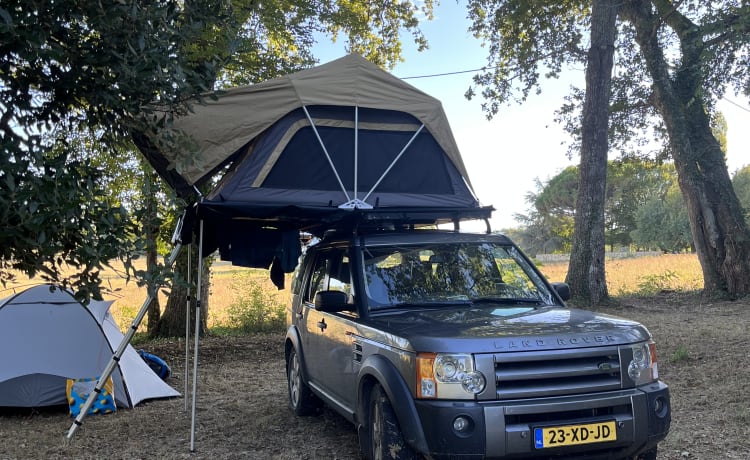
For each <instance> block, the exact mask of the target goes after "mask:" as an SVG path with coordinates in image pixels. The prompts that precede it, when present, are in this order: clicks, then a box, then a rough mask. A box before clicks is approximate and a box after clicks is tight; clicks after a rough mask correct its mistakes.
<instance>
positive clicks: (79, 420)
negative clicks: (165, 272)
mask: <svg viewBox="0 0 750 460" xmlns="http://www.w3.org/2000/svg"><path fill="white" fill-rule="evenodd" d="M179 225H181V224H179ZM181 248H182V244H181V243H177V244H176V245H175V247H174V249H172V253H171V254H170V256H169V259H167V266H168V267H171V266H172V264H173V263H174V261H175V260H176V259H177V254H179V253H180V249H181ZM159 287H160V286H156V287H155V288H153V289H149V294H148V297H146V300H145V302H143V305H142V306H141V309H140V311H139V312H138V314H137V315H136V316H135V318H134V319H133V323H132V324H131V325H130V329H128V332H127V333H126V334H125V335H124V336H123V338H122V341H121V342H120V345H119V346H118V347H117V351H116V352H115V354H114V355H113V356H112V359H110V360H109V363H108V364H107V367H105V368H104V371H103V372H102V375H101V376H99V380H98V381H97V382H96V387H95V388H94V391H92V392H91V393H90V394H89V396H88V398H86V402H85V403H84V405H83V407H82V408H81V412H80V413H79V414H78V416H77V417H76V419H75V421H74V422H73V424H72V425H71V426H70V429H69V430H68V434H67V435H66V442H69V441H70V440H71V439H72V438H73V435H74V434H75V432H76V430H77V429H78V427H79V426H81V425H83V419H84V418H85V417H86V414H87V413H88V411H89V409H91V406H93V405H94V401H95V400H96V398H98V397H99V394H100V393H101V391H102V388H104V384H105V383H106V382H107V379H108V378H109V377H110V376H111V375H112V372H113V371H114V370H115V366H117V364H118V362H119V361H120V358H121V357H122V354H123V353H124V352H125V349H126V348H127V346H128V345H129V344H130V340H131V339H132V338H133V336H134V335H135V331H137V330H138V326H140V324H141V321H143V317H144V316H146V312H148V306H149V305H150V304H151V301H152V300H153V299H154V298H155V297H156V296H157V294H158V292H159V289H158V288H159Z"/></svg>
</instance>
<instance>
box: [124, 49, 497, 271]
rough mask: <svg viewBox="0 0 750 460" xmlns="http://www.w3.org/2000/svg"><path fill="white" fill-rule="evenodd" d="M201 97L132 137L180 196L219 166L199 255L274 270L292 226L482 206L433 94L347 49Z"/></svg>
mask: <svg viewBox="0 0 750 460" xmlns="http://www.w3.org/2000/svg"><path fill="white" fill-rule="evenodd" d="M205 99H206V100H205V104H202V105H196V106H194V107H193V109H192V112H191V113H189V114H186V115H184V116H178V117H176V118H175V119H174V123H173V126H172V127H170V128H168V129H166V128H163V129H154V130H152V131H150V132H147V133H141V134H139V135H136V136H135V140H136V143H137V145H138V146H139V148H140V149H141V151H142V152H143V153H144V155H145V156H146V157H147V158H148V160H149V161H150V162H151V164H152V165H154V167H155V168H156V169H157V171H158V172H159V173H160V175H161V176H162V177H163V178H164V179H165V180H166V181H167V182H168V183H169V184H170V185H171V186H172V187H174V188H175V190H177V191H178V193H179V194H181V195H183V196H188V195H189V194H190V193H192V192H193V190H194V187H195V186H196V185H201V184H203V183H205V182H206V181H208V180H210V179H215V178H216V177H217V176H221V179H220V181H219V182H218V185H216V186H215V187H214V189H213V191H211V192H210V193H209V194H208V195H207V196H206V197H205V198H203V199H201V200H200V202H199V203H198V204H197V206H196V208H195V210H197V214H198V217H199V218H200V219H201V221H202V222H203V223H204V225H205V228H204V231H205V233H204V236H203V239H202V241H203V244H204V253H206V254H208V253H212V252H214V251H215V250H216V249H219V252H220V254H221V258H222V259H224V260H231V261H232V263H234V264H235V265H241V266H249V267H258V268H269V267H272V264H273V265H276V264H277V263H278V265H277V266H275V270H272V271H273V272H276V273H283V272H290V271H292V270H293V268H294V266H295V265H296V261H297V256H298V255H299V242H298V236H299V231H300V230H304V231H307V232H310V233H316V232H320V231H323V230H325V229H326V228H329V227H331V226H333V225H348V224H351V223H352V222H355V221H356V222H362V221H373V220H388V221H391V222H393V221H400V222H405V223H407V224H412V225H414V224H417V225H419V224H434V223H440V222H450V221H454V222H455V221H459V220H462V219H477V218H480V219H486V218H487V217H489V215H490V212H491V208H490V207H482V206H480V204H479V201H478V200H477V198H476V196H475V195H474V192H473V190H472V188H471V185H470V181H469V179H468V175H467V172H466V168H465V166H464V163H463V161H462V159H461V155H460V153H459V151H458V147H457V145H456V142H455V140H454V138H453V134H452V133H451V130H450V126H449V125H448V120H447V118H446V116H445V113H444V112H443V109H442V105H441V104H440V101H438V100H437V99H435V98H433V97H431V96H429V95H427V94H425V93H423V92H422V91H420V90H418V89H416V88H415V87H413V86H411V85H409V84H407V83H405V82H404V81H402V80H400V79H398V78H397V77H394V76H393V75H391V74H390V73H388V72H386V71H384V70H382V69H380V68H379V67H378V66H376V65H374V64H372V63H370V62H368V61H367V60H365V59H364V58H362V57H361V56H359V55H356V54H350V55H348V56H345V57H343V58H340V59H337V60H335V61H332V62H329V63H327V64H324V65H321V66H319V67H315V68H311V69H307V70H303V71H300V72H297V73H293V74H290V75H287V76H284V77H281V78H278V79H274V80H269V81H266V82H262V83H258V84H255V85H251V86H245V87H239V88H232V89H229V90H226V91H223V92H221V93H220V94H218V95H217V97H216V98H215V99H211V98H208V97H207V98H205ZM157 146H158V148H157ZM352 225H354V224H352ZM185 229H186V230H187V231H190V230H191V229H194V226H192V225H186V226H185ZM183 241H189V239H187V238H183ZM295 245H296V246H297V247H296V248H295V247H294V246H295ZM282 278H283V277H282Z"/></svg>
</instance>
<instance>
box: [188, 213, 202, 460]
mask: <svg viewBox="0 0 750 460" xmlns="http://www.w3.org/2000/svg"><path fill="white" fill-rule="evenodd" d="M202 280H203V219H201V221H200V231H199V236H198V283H197V288H196V293H195V338H194V341H195V352H194V353H193V411H192V415H191V418H190V452H195V401H196V397H197V395H198V342H200V328H201V282H202Z"/></svg>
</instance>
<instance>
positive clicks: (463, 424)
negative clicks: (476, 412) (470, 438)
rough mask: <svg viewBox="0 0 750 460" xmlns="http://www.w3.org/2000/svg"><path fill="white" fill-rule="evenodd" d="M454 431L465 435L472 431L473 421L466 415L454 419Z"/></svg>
mask: <svg viewBox="0 0 750 460" xmlns="http://www.w3.org/2000/svg"><path fill="white" fill-rule="evenodd" d="M453 430H454V431H455V432H456V433H461V434H465V433H466V432H468V431H469V430H471V419H470V418H469V417H466V416H465V415H459V416H458V417H456V418H454V419H453Z"/></svg>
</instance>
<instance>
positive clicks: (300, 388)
mask: <svg viewBox="0 0 750 460" xmlns="http://www.w3.org/2000/svg"><path fill="white" fill-rule="evenodd" d="M286 377H287V384H288V385H287V387H288V389H289V408H290V409H292V412H294V414H295V415H300V416H305V415H313V414H315V413H317V412H318V409H319V408H320V406H321V401H320V399H318V397H317V396H315V395H314V394H313V392H312V391H311V390H310V387H308V386H307V384H306V383H305V382H304V381H303V380H302V366H301V364H300V361H299V355H297V350H296V349H294V348H292V349H291V351H290V352H289V358H288V359H287V362H286Z"/></svg>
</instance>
